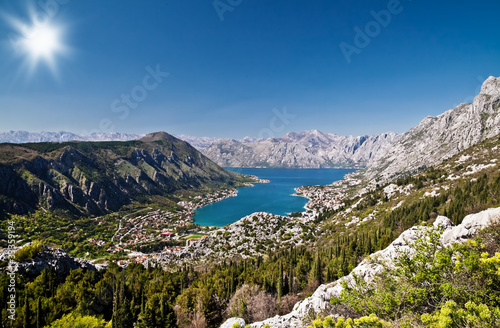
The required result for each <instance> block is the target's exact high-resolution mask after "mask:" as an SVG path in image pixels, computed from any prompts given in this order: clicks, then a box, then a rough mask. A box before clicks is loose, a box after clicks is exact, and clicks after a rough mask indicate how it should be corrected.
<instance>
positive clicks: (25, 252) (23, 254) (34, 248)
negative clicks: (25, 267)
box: [14, 241, 43, 262]
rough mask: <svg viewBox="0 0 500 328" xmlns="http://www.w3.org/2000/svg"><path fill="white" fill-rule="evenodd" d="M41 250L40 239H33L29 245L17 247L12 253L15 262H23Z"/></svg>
mask: <svg viewBox="0 0 500 328" xmlns="http://www.w3.org/2000/svg"><path fill="white" fill-rule="evenodd" d="M42 250H43V244H42V243H41V242H40V241H34V242H32V243H31V244H30V245H27V246H24V247H22V248H20V249H18V250H17V251H16V252H15V253H14V260H15V261H16V262H23V261H26V260H30V259H32V258H34V257H36V256H37V255H38V254H40V252H41V251H42Z"/></svg>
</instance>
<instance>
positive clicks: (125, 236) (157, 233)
mask: <svg viewBox="0 0 500 328" xmlns="http://www.w3.org/2000/svg"><path fill="white" fill-rule="evenodd" d="M250 178H251V180H252V182H246V183H244V184H243V186H244V187H253V184H254V183H269V182H270V181H269V180H265V179H260V178H258V177H257V176H250ZM237 195H238V190H237V189H236V188H231V189H229V188H228V189H222V190H218V191H215V192H213V193H209V194H206V195H204V196H201V195H197V196H193V197H192V199H190V200H183V201H180V202H178V203H177V205H179V206H180V208H181V209H180V210H177V211H165V210H152V209H151V208H149V209H150V211H147V210H148V209H146V211H147V212H146V211H145V210H142V212H143V214H141V215H138V214H139V212H141V211H139V212H136V213H134V214H128V215H125V216H123V217H115V220H117V221H118V227H117V230H116V232H115V233H114V234H113V236H112V237H111V242H110V243H108V242H106V241H105V240H100V239H96V238H91V239H88V243H89V244H92V245H95V246H97V247H105V246H106V247H107V248H106V251H107V252H109V253H111V254H120V253H123V254H126V255H127V259H120V260H117V261H116V262H117V263H118V264H119V265H120V266H126V265H128V264H130V263H142V264H145V263H147V262H148V261H155V260H156V258H157V257H158V256H159V254H163V257H165V256H167V257H170V256H173V257H174V258H175V257H184V256H185V255H186V254H187V253H186V252H187V249H188V248H189V247H191V246H193V245H194V244H195V243H196V242H198V241H199V240H202V239H204V238H206V237H207V233H209V232H210V231H211V230H214V229H215V228H213V227H200V226H197V225H196V224H195V223H194V218H193V216H194V213H195V210H196V209H198V208H200V207H203V206H207V205H209V204H212V203H215V202H219V201H221V200H224V199H227V198H230V197H236V196H237ZM144 212H145V213H144ZM144 245H164V246H161V248H159V249H158V247H156V251H155V252H154V253H149V254H145V253H142V252H141V251H139V250H140V247H141V246H144Z"/></svg>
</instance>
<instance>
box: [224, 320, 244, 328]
mask: <svg viewBox="0 0 500 328" xmlns="http://www.w3.org/2000/svg"><path fill="white" fill-rule="evenodd" d="M235 323H237V324H239V325H240V327H241V328H243V327H245V320H243V319H241V318H230V319H228V320H227V321H226V322H224V323H223V324H222V326H220V328H233V325H234V324H235Z"/></svg>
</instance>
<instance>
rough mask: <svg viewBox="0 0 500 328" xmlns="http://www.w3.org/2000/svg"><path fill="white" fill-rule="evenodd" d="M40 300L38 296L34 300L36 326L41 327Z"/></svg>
mask: <svg viewBox="0 0 500 328" xmlns="http://www.w3.org/2000/svg"><path fill="white" fill-rule="evenodd" d="M42 327H43V322H42V300H41V299H40V297H38V300H37V302H36V328H42Z"/></svg>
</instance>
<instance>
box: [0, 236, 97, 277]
mask: <svg viewBox="0 0 500 328" xmlns="http://www.w3.org/2000/svg"><path fill="white" fill-rule="evenodd" d="M30 244H31V243H28V244H26V245H24V246H23V247H26V246H28V245H30ZM8 256H9V253H8V252H7V251H5V250H4V251H3V252H2V253H0V260H2V261H8ZM47 268H48V269H50V270H52V271H53V272H54V273H55V274H56V277H57V278H58V279H64V278H65V277H66V276H67V275H68V274H69V272H70V271H72V270H76V269H79V268H82V269H88V270H93V271H95V270H97V269H101V268H102V267H99V268H96V266H94V265H93V264H92V263H90V262H89V261H87V260H84V259H81V258H72V257H70V256H69V255H68V254H67V253H66V252H65V251H63V250H62V249H60V248H52V247H49V246H46V245H44V246H43V250H42V251H41V252H40V253H39V254H37V255H36V256H35V257H33V258H31V259H27V260H25V261H23V262H20V263H17V264H16V269H17V270H16V272H17V273H19V274H22V275H31V276H33V277H36V276H38V275H39V274H40V273H41V272H42V271H43V270H45V269H47Z"/></svg>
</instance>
